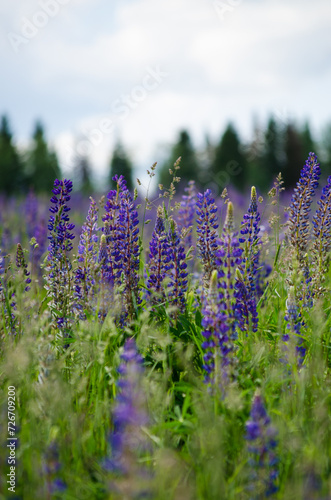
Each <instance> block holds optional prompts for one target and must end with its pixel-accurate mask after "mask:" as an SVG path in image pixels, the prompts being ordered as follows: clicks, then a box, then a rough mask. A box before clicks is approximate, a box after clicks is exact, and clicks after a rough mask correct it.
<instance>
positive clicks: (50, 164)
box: [26, 122, 61, 193]
mask: <svg viewBox="0 0 331 500" xmlns="http://www.w3.org/2000/svg"><path fill="white" fill-rule="evenodd" d="M26 164H27V174H28V179H29V184H30V187H32V188H33V189H34V191H35V192H36V193H40V192H50V191H51V190H52V188H53V184H54V180H55V179H60V178H61V171H60V167H59V164H58V160H57V157H56V154H55V152H54V151H52V150H50V149H49V148H48V145H47V142H46V140H45V136H44V128H43V126H42V124H41V123H40V122H37V124H36V126H35V131H34V134H33V140H32V146H31V149H30V150H29V151H28V154H27V160H26Z"/></svg>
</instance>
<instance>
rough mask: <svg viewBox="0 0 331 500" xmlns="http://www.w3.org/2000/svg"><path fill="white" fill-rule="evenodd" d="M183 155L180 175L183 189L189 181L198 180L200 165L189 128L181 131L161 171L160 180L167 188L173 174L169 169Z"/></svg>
mask: <svg viewBox="0 0 331 500" xmlns="http://www.w3.org/2000/svg"><path fill="white" fill-rule="evenodd" d="M179 157H181V162H180V170H179V171H178V176H179V177H180V179H181V186H182V189H184V187H185V186H186V185H187V184H188V182H189V181H191V180H192V181H197V180H198V174H199V165H198V161H197V157H196V153H195V150H194V147H193V145H192V142H191V138H190V135H189V133H188V131H187V130H182V131H181V132H180V133H179V137H178V140H177V142H176V143H175V144H174V145H173V146H172V148H171V151H170V154H169V158H168V159H167V160H166V161H165V163H164V164H163V166H162V168H161V169H160V172H159V182H160V183H161V184H163V186H164V187H165V188H168V187H169V185H170V183H171V181H172V178H173V175H172V174H170V173H169V169H170V170H171V169H172V168H173V165H174V163H175V161H176V160H177V159H178V158H179Z"/></svg>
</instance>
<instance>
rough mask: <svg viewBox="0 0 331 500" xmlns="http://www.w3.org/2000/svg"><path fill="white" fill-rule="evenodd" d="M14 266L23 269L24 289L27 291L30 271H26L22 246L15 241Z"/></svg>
mask: <svg viewBox="0 0 331 500" xmlns="http://www.w3.org/2000/svg"><path fill="white" fill-rule="evenodd" d="M16 267H17V268H18V269H22V271H23V275H24V277H25V285H26V286H25V288H24V291H25V292H27V291H28V290H30V287H29V284H30V283H31V278H30V272H29V271H28V264H27V263H26V261H25V257H24V252H23V248H22V245H21V244H20V243H17V250H16Z"/></svg>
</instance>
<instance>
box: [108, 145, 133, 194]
mask: <svg viewBox="0 0 331 500" xmlns="http://www.w3.org/2000/svg"><path fill="white" fill-rule="evenodd" d="M115 175H118V176H120V175H123V176H124V178H125V180H126V185H127V187H128V189H129V190H132V189H133V178H132V162H131V160H130V158H129V156H128V154H127V153H126V151H125V149H124V146H123V144H122V143H121V142H117V143H116V145H115V148H114V151H113V156H112V158H111V161H110V173H109V180H108V182H109V184H110V186H111V187H112V188H113V189H114V188H115V183H114V182H113V180H112V179H113V177H114V176H115Z"/></svg>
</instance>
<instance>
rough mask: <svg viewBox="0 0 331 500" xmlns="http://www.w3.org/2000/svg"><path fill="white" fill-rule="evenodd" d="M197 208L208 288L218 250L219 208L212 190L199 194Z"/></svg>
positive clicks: (198, 244) (206, 285)
mask: <svg viewBox="0 0 331 500" xmlns="http://www.w3.org/2000/svg"><path fill="white" fill-rule="evenodd" d="M196 207H197V210H196V215H197V219H196V222H197V251H198V257H199V258H200V259H201V261H202V265H203V269H204V276H203V281H204V285H205V288H208V286H209V283H210V277H211V273H212V271H213V270H214V269H215V268H216V263H215V257H216V252H217V249H218V244H217V237H218V234H217V229H218V219H217V206H216V204H215V200H214V198H213V197H212V193H211V190H210V189H207V190H206V191H205V192H204V194H201V193H198V195H197V203H196Z"/></svg>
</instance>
